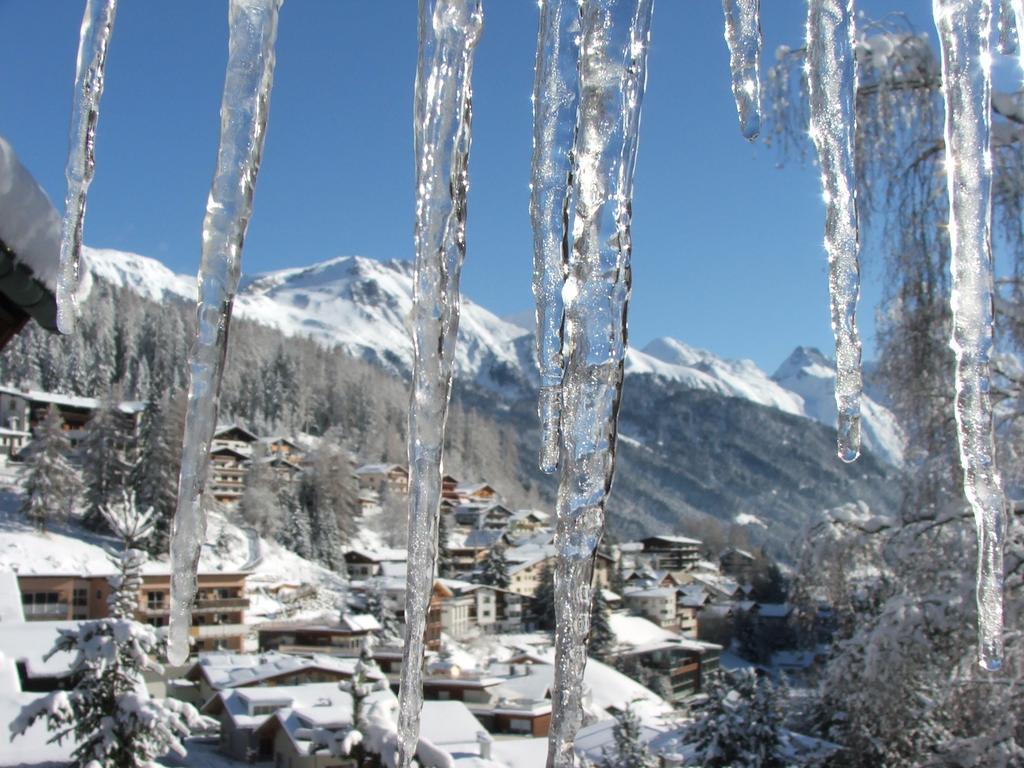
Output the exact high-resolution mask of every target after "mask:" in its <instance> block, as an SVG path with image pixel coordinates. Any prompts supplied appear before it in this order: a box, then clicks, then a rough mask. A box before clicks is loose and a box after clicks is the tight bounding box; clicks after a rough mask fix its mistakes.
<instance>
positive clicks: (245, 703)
mask: <svg viewBox="0 0 1024 768" xmlns="http://www.w3.org/2000/svg"><path fill="white" fill-rule="evenodd" d="M335 708H337V709H335ZM338 709H340V710H342V711H344V712H346V713H347V716H348V719H347V720H346V721H345V722H341V721H338V722H335V721H337V720H338V718H339V712H338V711H337V710H338ZM202 712H203V714H204V715H207V716H208V717H213V718H216V719H217V720H218V721H219V722H220V741H219V744H218V748H219V751H220V752H221V753H223V754H224V755H227V756H228V757H230V758H233V759H235V760H237V761H239V762H241V763H252V762H257V761H270V760H274V759H275V754H282V755H288V754H289V752H290V751H295V752H297V750H290V749H289V745H288V744H286V743H282V741H281V740H280V739H279V738H278V737H279V736H281V729H280V728H279V727H275V726H273V725H271V726H270V727H266V726H268V725H270V724H271V723H273V722H275V721H276V719H277V715H278V714H279V713H283V714H284V715H285V717H284V719H283V722H284V723H287V722H288V721H289V719H293V720H294V721H295V722H296V723H301V724H302V725H304V726H305V727H306V728H307V729H309V731H310V733H311V731H312V729H313V728H317V727H325V726H329V725H336V726H337V727H341V726H342V725H345V726H348V725H351V718H352V697H351V695H350V694H349V693H346V692H345V691H342V690H340V689H339V688H338V684H337V683H333V682H332V683H308V684H305V685H287V686H277V687H273V688H239V689H235V690H231V691H221V692H220V693H218V694H217V695H216V696H214V697H213V699H211V700H210V702H209V703H208V704H206V705H205V706H204V707H203V709H202ZM327 713H329V720H324V719H323V718H321V717H318V714H327ZM310 733H307V734H306V735H307V738H308V736H309V735H310ZM296 735H297V734H296V733H295V732H294V731H292V733H291V737H292V738H293V739H294V738H295V736H296ZM286 738H287V736H286ZM303 751H304V752H306V754H304V755H298V754H294V755H291V757H292V760H291V761H288V762H278V763H277V765H281V766H300V765H301V766H306V765H308V766H315V767H316V768H320V767H321V766H349V765H351V766H354V765H355V764H354V763H353V762H351V761H345V762H342V761H340V760H333V759H331V758H330V757H328V756H326V755H324V756H323V757H322V758H321V759H320V760H319V761H318V760H317V759H316V758H315V757H314V758H313V761H312V762H308V761H302V760H298V761H296V760H295V759H294V758H296V757H308V756H309V755H308V751H309V750H308V747H307V749H306V750H303Z"/></svg>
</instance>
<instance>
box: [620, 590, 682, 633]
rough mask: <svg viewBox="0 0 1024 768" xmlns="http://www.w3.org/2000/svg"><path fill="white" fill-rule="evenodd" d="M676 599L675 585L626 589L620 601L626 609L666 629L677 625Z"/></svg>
mask: <svg viewBox="0 0 1024 768" xmlns="http://www.w3.org/2000/svg"><path fill="white" fill-rule="evenodd" d="M676 600H677V595H676V589H675V587H654V588H652V589H628V590H626V591H625V592H624V593H623V595H622V601H623V603H624V604H625V606H626V608H627V609H628V610H630V611H631V612H633V613H635V614H636V615H638V616H643V617H644V618H645V619H648V620H649V621H652V622H653V623H655V624H657V625H658V626H659V627H664V628H666V629H675V628H677V627H678V626H679V620H678V618H677V612H676Z"/></svg>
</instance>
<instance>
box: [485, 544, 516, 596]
mask: <svg viewBox="0 0 1024 768" xmlns="http://www.w3.org/2000/svg"><path fill="white" fill-rule="evenodd" d="M479 581H480V583H481V584H486V585H488V586H490V587H498V588H500V589H508V585H509V584H511V583H512V579H511V578H510V577H509V575H508V560H506V559H505V548H504V547H503V546H501V545H500V544H499V545H497V546H494V547H491V548H490V549H489V550H488V551H487V554H486V555H485V556H484V560H483V562H482V563H481V564H480V576H479Z"/></svg>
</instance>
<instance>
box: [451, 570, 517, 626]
mask: <svg viewBox="0 0 1024 768" xmlns="http://www.w3.org/2000/svg"><path fill="white" fill-rule="evenodd" d="M434 590H435V595H436V597H437V600H438V602H439V604H440V609H441V630H442V631H443V632H444V633H445V634H447V635H449V636H450V637H452V638H454V639H456V640H462V639H465V638H468V637H471V636H473V635H476V634H479V633H480V632H490V633H494V632H515V631H519V630H522V628H523V613H524V604H525V599H524V598H523V596H522V595H520V594H518V593H516V592H513V591H511V590H508V589H501V588H499V587H492V586H488V585H485V584H473V583H471V582H468V581H459V580H456V579H438V580H437V581H436V582H435V585H434Z"/></svg>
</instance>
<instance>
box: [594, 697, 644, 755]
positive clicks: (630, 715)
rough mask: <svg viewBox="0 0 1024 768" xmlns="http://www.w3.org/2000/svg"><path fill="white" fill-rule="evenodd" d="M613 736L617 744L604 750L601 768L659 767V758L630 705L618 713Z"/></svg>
mask: <svg viewBox="0 0 1024 768" xmlns="http://www.w3.org/2000/svg"><path fill="white" fill-rule="evenodd" d="M612 736H613V737H614V739H615V746H614V747H613V748H612V749H610V750H609V749H606V750H604V756H603V759H602V760H601V762H600V763H599V765H600V768H627V766H628V768H657V766H658V759H657V758H656V757H655V756H654V755H652V754H651V751H650V749H648V747H647V744H645V743H644V740H643V738H642V737H643V732H642V730H641V728H640V718H638V717H637V716H636V713H635V712H634V711H633V708H632V707H631V706H630V705H628V704H627V705H626V708H625V709H623V710H621V711H620V712H617V713H616V715H615V725H614V726H613V727H612Z"/></svg>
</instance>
